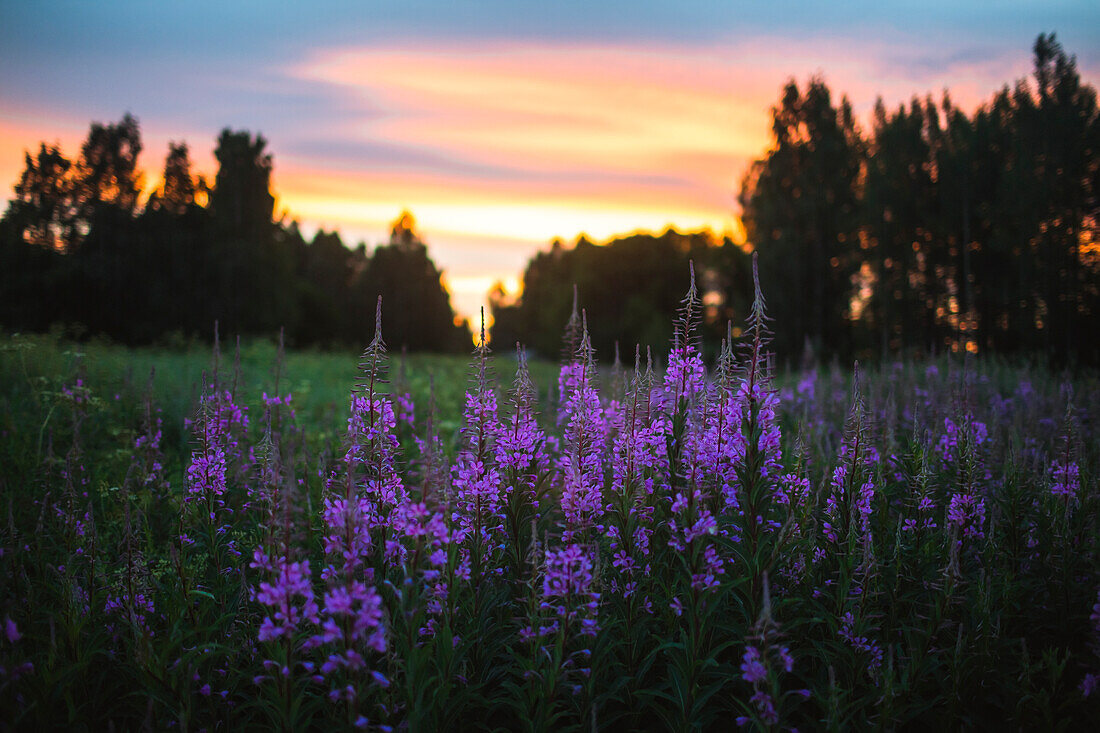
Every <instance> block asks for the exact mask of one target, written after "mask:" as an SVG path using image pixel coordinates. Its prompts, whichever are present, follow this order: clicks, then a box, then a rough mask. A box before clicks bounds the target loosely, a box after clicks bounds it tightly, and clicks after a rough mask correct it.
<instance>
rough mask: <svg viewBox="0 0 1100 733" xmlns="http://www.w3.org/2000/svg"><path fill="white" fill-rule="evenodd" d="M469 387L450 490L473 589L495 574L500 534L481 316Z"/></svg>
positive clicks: (491, 397) (493, 409)
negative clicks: (487, 576)
mask: <svg viewBox="0 0 1100 733" xmlns="http://www.w3.org/2000/svg"><path fill="white" fill-rule="evenodd" d="M473 372H474V373H473V379H472V382H473V384H472V385H471V387H470V389H469V390H467V392H466V407H465V410H464V412H463V421H462V433H461V447H460V449H459V453H458V457H457V459H456V460H455V465H454V467H453V469H452V471H451V474H452V484H453V486H454V492H455V494H454V511H453V513H452V514H451V520H452V522H453V523H454V527H455V535H454V539H455V542H456V543H458V544H459V545H460V546H461V548H462V549H461V556H462V561H461V568H462V574H463V575H467V574H468V575H469V579H470V580H471V581H472V582H473V584H474V585H475V586H477V585H478V584H479V583H480V582H481V579H482V577H483V576H484V575H485V574H495V573H498V572H500V570H501V568H500V567H499V558H498V557H497V555H498V553H497V552H496V548H497V546H498V544H499V539H500V534H501V532H502V531H503V523H504V519H503V516H502V511H501V481H502V479H501V475H500V471H499V470H498V467H497V465H496V460H495V459H496V454H495V448H494V446H495V443H496V440H497V433H498V431H499V429H500V425H499V424H498V422H497V394H496V385H495V384H494V379H493V376H492V374H491V371H490V364H489V345H488V343H487V341H486V339H485V314H484V311H483V312H482V325H481V340H480V341H479V342H478V345H477V348H476V349H475V350H474V363H473Z"/></svg>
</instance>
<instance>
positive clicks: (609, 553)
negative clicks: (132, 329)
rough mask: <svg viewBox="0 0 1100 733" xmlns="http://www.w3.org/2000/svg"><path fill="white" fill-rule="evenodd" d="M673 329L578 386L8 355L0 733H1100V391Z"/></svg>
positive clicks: (40, 349) (573, 339) (417, 367)
mask: <svg viewBox="0 0 1100 733" xmlns="http://www.w3.org/2000/svg"><path fill="white" fill-rule="evenodd" d="M670 317H672V314H670ZM675 318H676V328H675V332H676V336H675V338H674V339H673V342H672V343H671V344H670V345H668V346H664V347H658V348H657V349H655V350H654V351H653V352H652V353H651V354H649V353H647V352H646V350H645V349H644V348H643V349H640V350H638V352H637V354H636V355H634V354H631V358H629V359H628V360H627V362H628V363H627V364H626V365H625V366H624V365H622V364H619V363H617V362H615V363H609V362H610V360H608V359H607V358H606V356H604V355H599V356H600V359H601V362H600V363H599V364H597V361H596V356H597V355H594V354H593V352H592V350H591V347H590V342H589V338H588V334H587V324H586V323H585V322H584V320H583V317H581V316H579V315H578V316H577V317H576V318H574V319H572V320H571V321H570V323H569V324H568V327H567V329H566V333H565V339H564V340H565V344H566V348H565V349H564V350H563V354H564V355H565V356H564V357H563V359H562V362H561V364H549V363H544V362H537V363H536V362H532V363H528V362H527V360H526V359H525V358H523V356H522V354H518V355H517V354H516V353H515V352H514V351H513V350H511V349H504V348H500V349H498V350H497V351H499V353H498V354H494V353H492V352H490V351H489V350H488V349H487V348H478V349H476V350H475V351H474V353H473V355H472V356H470V357H469V358H456V357H439V356H423V355H409V356H401V355H394V354H386V351H385V346H384V339H381V338H378V337H376V338H375V340H374V341H373V342H372V343H371V344H370V345H369V346H368V347H367V348H366V350H365V352H364V353H363V355H362V356H361V357H359V358H358V359H357V358H356V357H354V356H352V355H349V354H335V353H322V352H287V353H284V351H283V349H281V348H280V347H279V346H278V345H277V344H273V343H269V342H262V341H251V342H248V343H246V344H244V345H243V346H238V345H237V344H235V343H226V342H224V341H223V342H221V343H219V344H216V345H215V346H214V349H213V351H211V349H210V348H206V347H203V348H196V347H180V348H175V349H167V348H160V349H127V348H123V347H118V346H112V345H110V344H106V343H99V342H94V341H92V342H85V343H80V344H76V343H71V342H67V341H65V340H63V339H60V338H58V337H51V336H34V337H30V336H20V335H7V336H3V337H2V338H0V466H2V469H0V512H2V515H0V617H2V621H3V624H4V631H3V633H2V634H0V711H2V712H0V728H3V729H12V730H16V729H26V730H41V729H57V728H60V729H71V730H78V729H88V730H103V729H108V728H110V727H113V728H114V729H142V730H144V729H148V730H165V729H173V730H226V729H231V728H232V729H249V730H251V729H257V730H260V729H263V730H267V729H280V730H304V729H313V728H316V729H345V728H346V729H365V730H532V731H537V730H568V729H575V730H579V729H586V730H587V729H593V730H596V729H599V730H729V729H731V728H734V727H737V726H742V727H744V728H746V729H768V730H792V729H799V730H819V729H820V730H845V729H852V728H855V729H865V728H879V729H922V730H923V729H928V728H930V727H932V726H943V727H946V728H949V729H1002V728H1005V727H1011V728H1020V729H1044V730H1051V729H1084V728H1086V727H1088V726H1089V725H1096V724H1098V723H1100V692H1098V691H1097V690H1096V688H1097V685H1098V683H1100V552H1098V544H1100V526H1098V524H1100V521H1098V520H1100V513H1098V511H1097V509H1098V503H1100V497H1098V492H1097V475H1098V474H1097V470H1098V467H1100V440H1098V433H1097V430H1098V428H1097V424H1096V416H1097V415H1098V414H1100V380H1098V378H1097V375H1096V374H1095V373H1094V372H1089V371H1080V372H1076V373H1072V374H1056V373H1052V372H1051V371H1049V370H1047V369H1044V368H1042V367H1039V366H1035V365H1028V364H1025V363H1011V364H1010V363H1006V362H1003V361H1000V360H997V359H996V358H992V357H984V356H983V357H968V358H962V357H944V358H940V359H936V360H930V361H919V362H918V361H905V362H884V363H881V364H877V365H873V366H870V367H866V368H864V367H856V368H851V367H846V366H838V365H832V366H820V365H812V364H808V365H807V366H805V367H804V368H802V369H797V370H791V371H782V372H776V371H775V370H774V369H773V368H772V366H771V363H770V360H769V358H768V352H767V343H768V338H769V334H768V331H767V323H768V321H767V319H766V316H765V312H764V305H763V300H762V298H761V296H760V293H759V290H758V289H757V293H756V302H755V305H754V308H753V314H752V317H751V318H750V319H749V322H748V323H747V324H744V325H745V328H744V335H743V336H741V337H740V338H737V339H734V338H732V336H731V338H730V339H729V340H727V341H726V342H724V343H723V346H722V349H721V350H720V352H719V353H718V354H716V355H714V357H713V358H708V359H704V357H703V356H702V355H701V354H700V352H699V349H698V347H697V342H696V340H695V333H696V329H697V328H698V325H699V322H698V318H699V303H698V297H697V294H696V293H695V290H694V287H692V289H691V290H690V291H689V293H688V294H687V295H686V296H685V299H684V305H683V309H682V311H681V313H679V314H678V315H676V316H675ZM383 335H384V334H383Z"/></svg>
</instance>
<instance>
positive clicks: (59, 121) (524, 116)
mask: <svg viewBox="0 0 1100 733" xmlns="http://www.w3.org/2000/svg"><path fill="white" fill-rule="evenodd" d="M1049 31H1055V32H1057V34H1058V38H1059V40H1060V41H1061V42H1062V43H1063V45H1064V46H1065V48H1066V49H1067V51H1069V52H1070V53H1072V54H1076V56H1077V59H1078V64H1079V66H1080V67H1081V70H1082V72H1083V75H1084V76H1085V77H1086V79H1088V80H1090V81H1091V82H1092V83H1094V84H1095V83H1096V80H1097V78H1098V76H1100V74H1098V73H1097V72H1098V71H1100V3H1097V2H1095V0H1092V1H1085V0H1075V1H1057V0H1055V1H1050V2H1033V3H1024V2H1001V1H997V0H992V1H990V0H987V1H985V2H940V1H938V0H937V1H935V2H920V3H917V2H881V0H878V1H875V2H849V3H825V2H821V3H812V4H811V3H793V2H782V1H776V0H773V1H771V2H766V3H761V2H732V1H728V0H727V1H726V2H704V1H701V0H686V1H681V2H662V3H658V2H647V1H646V0H629V1H623V2H620V1H618V0H616V1H615V2H593V1H592V0H589V1H588V2H572V1H569V0H557V1H556V2H545V1H543V2H536V3H528V2H521V1H519V0H492V1H490V2H479V3H473V2H442V1H436V2H428V1H424V0H398V1H394V2H390V1H388V0H387V1H375V2H365V1H360V2H320V3H306V2H296V3H289V2H287V3H281V2H280V3H274V2H262V3H261V2H232V1H229V2H227V1H226V0H221V1H220V2H205V1H199V2H188V3H159V2H149V1H148V0H145V1H143V2H110V1H102V2H88V1H87V0H80V1H75V2H33V3H32V2H15V1H14V0H0V184H2V185H3V186H4V187H5V194H6V195H7V196H10V195H11V185H12V184H13V183H14V182H15V180H16V179H17V177H18V175H19V172H20V171H21V169H22V166H23V152H24V150H27V149H31V148H34V147H36V146H37V143H38V142H39V141H40V140H45V141H48V142H58V143H60V144H61V146H62V148H63V150H64V152H65V153H66V154H68V155H70V156H73V157H75V155H76V154H77V153H78V151H79V145H80V141H81V140H82V139H83V137H84V135H85V133H86V132H87V128H88V125H89V123H90V122H91V121H92V120H98V121H103V122H110V121H115V120H117V119H119V118H120V117H121V116H122V114H123V113H124V112H127V111H130V112H132V113H133V114H134V115H135V116H136V117H137V118H138V119H139V120H140V123H141V127H142V132H143V137H144V141H145V152H144V153H143V155H142V167H143V168H144V169H145V171H146V174H147V179H148V180H147V184H149V185H153V184H155V183H156V179H157V177H158V175H159V171H160V169H161V167H162V165H163V160H164V154H165V152H166V148H167V142H168V141H169V140H186V141H187V142H188V143H189V144H190V145H191V148H192V154H193V159H194V161H195V163H196V167H197V169H198V171H200V172H204V173H208V174H213V173H214V171H215V166H214V162H213V158H212V155H211V150H212V146H213V141H214V138H215V136H216V135H217V133H218V131H219V130H220V129H221V128H223V127H226V126H230V127H233V128H236V129H249V130H251V131H254V132H262V133H263V135H264V136H265V137H266V138H267V139H268V142H269V147H270V149H271V150H272V151H273V152H274V155H275V180H274V186H275V192H276V195H277V196H278V207H279V209H280V210H284V209H285V210H286V211H288V212H289V215H290V216H291V217H293V218H296V219H298V220H300V221H301V222H302V225H303V228H304V229H305V230H306V232H308V233H312V231H313V230H314V229H316V228H317V227H324V228H333V227H336V228H338V229H339V230H340V232H341V234H342V235H343V236H344V240H345V241H346V242H348V243H349V244H354V243H355V242H356V241H358V240H360V239H363V240H366V241H367V242H368V243H370V244H375V243H377V242H379V241H381V240H382V239H383V238H384V237H385V234H386V230H387V225H388V223H389V222H390V221H392V220H393V219H394V218H395V217H396V216H397V215H398V213H399V212H400V211H401V210H402V209H404V208H408V209H410V210H411V211H412V212H413V214H414V215H415V216H416V218H417V220H418V221H419V223H420V226H421V229H422V231H423V234H424V236H425V239H426V240H427V241H428V244H429V246H430V248H431V252H432V255H433V257H434V258H435V260H436V262H437V264H438V265H439V266H440V267H442V268H443V269H444V270H445V271H446V276H447V281H448V284H449V286H450V288H451V290H452V293H453V295H454V298H453V301H454V303H455V305H456V306H457V307H458V308H459V310H460V311H462V312H463V313H464V314H465V315H471V316H472V315H474V314H475V313H476V309H477V307H478V305H479V304H480V303H481V302H482V301H483V298H484V295H485V292H486V291H487V290H488V289H489V287H490V286H491V285H492V283H493V282H494V281H495V280H498V279H500V280H504V281H505V282H506V283H508V284H509V285H510V287H512V288H514V287H515V286H516V282H517V280H518V278H519V276H520V274H521V272H522V268H523V265H524V263H525V262H526V260H527V259H528V258H529V257H530V256H531V254H532V253H533V252H534V251H535V250H536V249H538V248H539V247H540V246H545V244H546V243H547V242H548V241H549V240H550V239H551V238H553V237H562V238H565V239H568V240H572V239H573V238H575V237H576V236H577V234H579V233H581V232H585V233H587V234H588V235H590V236H591V237H594V238H598V239H603V238H606V237H609V236H611V235H614V234H619V233H625V232H629V231H632V230H636V229H651V230H661V229H664V228H665V227H667V226H669V225H673V226H676V227H679V228H682V229H695V228H698V227H703V226H707V227H710V228H712V229H713V230H715V231H717V232H722V231H733V230H734V229H735V228H736V214H737V211H736V206H735V200H734V199H735V195H736V192H737V189H738V185H739V181H740V178H741V176H742V175H743V173H744V171H745V169H746V167H747V166H748V164H749V162H750V161H751V160H752V159H753V158H755V157H757V156H759V155H760V154H761V153H762V152H763V151H764V150H765V149H766V147H767V145H768V132H769V107H770V106H771V105H772V104H774V103H775V101H776V100H777V98H778V95H779V90H780V87H781V86H782V85H783V83H784V82H785V81H786V80H787V79H788V78H789V77H792V76H793V77H796V78H797V79H798V80H799V81H804V80H805V79H806V78H807V77H808V76H809V75H811V74H814V73H820V74H823V75H824V77H825V79H826V80H827V82H828V84H829V86H830V88H831V89H832V90H833V91H834V93H836V94H837V95H838V96H839V94H840V93H846V94H847V95H848V96H849V97H850V98H851V100H852V102H853V104H854V106H855V108H856V110H857V112H858V113H859V114H860V116H861V119H862V120H866V119H867V114H868V112H869V110H870V109H871V107H872V105H873V103H874V100H875V97H876V96H877V95H879V94H881V95H882V96H883V97H884V99H885V100H886V102H887V103H888V104H890V105H896V104H897V103H899V102H901V101H904V100H906V99H908V98H909V97H910V96H911V95H912V94H914V93H919V94H922V95H923V94H924V93H927V92H933V93H935V94H937V96H938V94H939V92H940V91H941V90H942V89H943V88H945V87H949V88H950V90H951V93H952V96H953V98H954V100H955V101H956V102H957V103H958V104H960V105H962V106H963V107H964V108H967V109H970V108H972V107H973V106H975V105H976V104H977V103H978V102H980V101H982V100H984V99H986V98H988V97H989V96H990V94H992V93H993V92H994V91H996V90H997V89H998V88H999V87H1000V86H1002V85H1003V84H1005V83H1007V82H1011V81H1013V80H1015V79H1017V78H1020V77H1022V76H1025V75H1027V74H1028V72H1029V70H1030V65H1031V58H1030V48H1031V44H1032V42H1033V41H1034V39H1035V36H1036V35H1037V34H1038V33H1040V32H1049Z"/></svg>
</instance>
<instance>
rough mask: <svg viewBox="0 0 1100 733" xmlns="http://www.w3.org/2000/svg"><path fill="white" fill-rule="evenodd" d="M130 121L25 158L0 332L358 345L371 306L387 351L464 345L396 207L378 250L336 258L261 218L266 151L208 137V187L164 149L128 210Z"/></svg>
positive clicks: (320, 243) (427, 261)
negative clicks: (277, 336) (215, 336)
mask: <svg viewBox="0 0 1100 733" xmlns="http://www.w3.org/2000/svg"><path fill="white" fill-rule="evenodd" d="M141 151H142V142H141V133H140V129H139V125H138V122H137V120H136V119H135V118H134V117H132V116H131V115H129V114H127V115H126V116H124V117H123V118H122V120H120V121H119V122H117V123H111V124H99V123H94V124H92V125H91V128H90V130H89V132H88V136H87V138H86V139H85V141H84V143H83V145H82V147H81V150H80V153H79V156H77V157H76V158H75V159H72V160H71V159H69V158H67V157H66V156H65V155H64V154H63V152H62V151H61V150H60V149H59V147H58V146H56V145H47V144H46V143H42V144H41V145H40V146H39V149H38V151H37V153H36V154H34V155H32V154H31V153H30V152H28V153H26V155H25V168H24V170H23V173H22V174H21V176H20V178H19V180H18V181H17V182H16V184H15V187H14V194H15V196H14V199H13V200H12V201H11V203H10V204H9V206H8V208H7V210H6V212H5V214H4V216H3V218H2V219H0V325H2V326H3V327H5V328H7V329H10V330H22V331H43V330H47V329H49V328H51V327H56V326H58V325H61V326H63V327H65V328H66V329H68V330H69V331H70V333H73V334H75V335H81V334H91V335H106V336H109V337H111V338H113V339H116V340H119V341H122V342H124V343H132V344H140V343H150V342H155V341H157V340H160V339H163V338H164V337H165V335H166V334H171V333H176V334H179V335H182V336H183V337H190V336H195V335H202V336H206V337H208V336H209V335H210V334H211V332H212V329H213V327H214V323H215V321H218V322H220V327H221V328H222V330H223V333H225V332H228V333H242V334H261V335H272V334H274V333H277V332H278V331H279V329H280V328H283V329H285V333H286V337H287V340H288V342H289V343H291V344H294V345H298V346H312V345H317V346H327V347H333V346H353V347H354V346H360V345H362V344H364V343H366V342H367V341H369V340H370V338H371V337H372V336H373V333H374V312H375V304H376V301H377V299H378V297H379V296H382V299H383V302H384V303H385V307H384V308H383V333H384V334H385V335H386V339H387V342H388V343H389V344H390V345H391V346H393V347H398V348H400V347H406V348H408V349H410V350H430V351H456V350H465V349H468V348H469V345H470V343H471V340H470V338H471V337H470V332H469V326H468V324H466V323H465V322H458V323H456V319H455V314H454V311H453V309H452V308H451V304H450V296H449V294H448V293H447V291H446V289H445V288H444V286H443V283H442V281H441V273H440V271H439V269H438V268H437V267H436V266H435V264H434V263H433V262H432V260H431V258H430V257H429V255H428V250H427V247H426V245H425V244H424V242H423V241H422V240H421V238H420V236H419V235H418V234H417V232H416V225H415V221H414V220H413V218H412V216H411V215H410V214H408V213H407V212H406V213H403V214H401V216H400V217H398V219H397V220H396V221H395V222H394V224H393V228H392V231H391V234H390V238H389V241H388V242H387V243H385V244H382V245H381V246H378V247H376V248H374V249H373V250H370V251H368V248H367V246H366V245H365V244H363V243H360V244H359V246H358V247H356V248H354V249H351V248H349V247H347V246H345V245H344V243H343V242H342V241H341V238H340V235H339V234H338V233H336V232H326V231H318V232H317V233H316V235H315V236H314V237H313V238H312V240H311V241H306V239H305V238H304V237H303V235H302V233H301V231H300V230H299V227H298V225H297V223H296V222H293V221H291V222H286V221H283V220H282V219H278V218H276V217H275V196H274V194H273V193H272V190H271V174H272V169H273V160H272V156H271V154H270V153H269V152H268V151H267V142H266V141H265V140H264V138H263V137H262V136H260V135H252V134H251V133H249V132H247V131H233V130H230V129H226V130H224V131H222V133H221V135H220V136H219V137H218V139H217V147H216V149H215V151H214V156H215V158H216V160H217V163H218V170H217V173H216V175H215V177H214V180H213V181H207V180H206V179H205V178H204V177H202V176H199V175H196V174H195V173H194V172H193V171H192V165H191V161H190V157H189V153H188V147H187V145H186V144H183V143H180V144H176V143H171V144H170V145H169V150H168V154H167V156H166V159H165V163H164V171H163V176H162V182H161V184H160V185H159V186H158V187H157V188H156V189H155V190H154V191H153V192H152V193H151V194H150V195H149V196H148V198H147V199H146V200H145V201H144V202H142V200H141V199H142V190H143V182H144V174H143V173H142V171H141V169H140V168H139V166H138V156H139V154H140V153H141Z"/></svg>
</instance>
